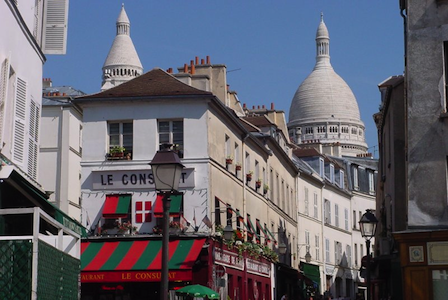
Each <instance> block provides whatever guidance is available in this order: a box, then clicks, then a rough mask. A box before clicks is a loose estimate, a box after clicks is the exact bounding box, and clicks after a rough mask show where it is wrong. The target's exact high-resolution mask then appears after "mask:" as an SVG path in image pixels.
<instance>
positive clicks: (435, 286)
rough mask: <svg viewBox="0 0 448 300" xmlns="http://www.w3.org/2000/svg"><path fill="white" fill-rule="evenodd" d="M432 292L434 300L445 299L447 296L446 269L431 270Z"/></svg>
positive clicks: (447, 274)
mask: <svg viewBox="0 0 448 300" xmlns="http://www.w3.org/2000/svg"><path fill="white" fill-rule="evenodd" d="M432 292H433V299H434V300H442V299H446V295H447V294H448V269H445V270H443V269H442V270H432Z"/></svg>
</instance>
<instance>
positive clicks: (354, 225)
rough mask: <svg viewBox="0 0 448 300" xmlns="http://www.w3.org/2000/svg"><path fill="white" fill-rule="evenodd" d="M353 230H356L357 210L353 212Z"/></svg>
mask: <svg viewBox="0 0 448 300" xmlns="http://www.w3.org/2000/svg"><path fill="white" fill-rule="evenodd" d="M353 229H356V210H354V211H353Z"/></svg>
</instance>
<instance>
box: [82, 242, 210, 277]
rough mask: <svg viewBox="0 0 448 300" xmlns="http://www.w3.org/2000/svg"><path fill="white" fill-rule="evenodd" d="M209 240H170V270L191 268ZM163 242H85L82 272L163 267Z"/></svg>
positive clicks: (156, 268)
mask: <svg viewBox="0 0 448 300" xmlns="http://www.w3.org/2000/svg"><path fill="white" fill-rule="evenodd" d="M204 242H205V239H188V240H173V241H170V243H169V256H170V257H169V264H168V267H169V269H173V270H181V269H191V268H192V266H193V264H194V262H195V261H196V259H197V258H198V255H199V252H200V251H201V249H202V246H203V245H204ZM161 264H162V241H161V240H144V241H110V242H83V243H81V270H82V271H119V270H160V269H161Z"/></svg>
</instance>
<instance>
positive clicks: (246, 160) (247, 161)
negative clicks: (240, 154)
mask: <svg viewBox="0 0 448 300" xmlns="http://www.w3.org/2000/svg"><path fill="white" fill-rule="evenodd" d="M244 168H245V170H244V172H246V174H247V173H249V171H252V170H251V168H250V155H249V153H247V152H246V156H245V158H244Z"/></svg>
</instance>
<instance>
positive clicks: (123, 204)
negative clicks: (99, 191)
mask: <svg viewBox="0 0 448 300" xmlns="http://www.w3.org/2000/svg"><path fill="white" fill-rule="evenodd" d="M130 204H131V195H107V196H106V201H105V202H104V208H103V217H104V218H108V219H116V218H126V217H128V214H129V207H130Z"/></svg>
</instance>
